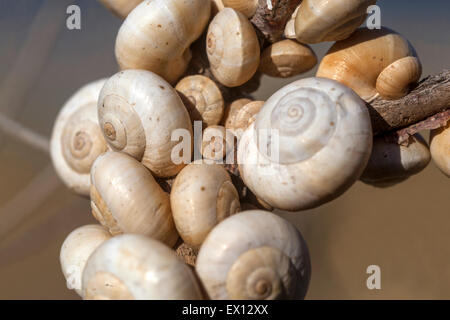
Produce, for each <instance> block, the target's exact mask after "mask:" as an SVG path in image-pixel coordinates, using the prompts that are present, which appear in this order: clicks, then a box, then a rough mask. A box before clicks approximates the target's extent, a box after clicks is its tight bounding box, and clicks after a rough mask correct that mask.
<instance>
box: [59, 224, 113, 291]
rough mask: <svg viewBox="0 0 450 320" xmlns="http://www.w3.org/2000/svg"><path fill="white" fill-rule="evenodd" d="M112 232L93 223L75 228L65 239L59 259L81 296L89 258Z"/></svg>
mask: <svg viewBox="0 0 450 320" xmlns="http://www.w3.org/2000/svg"><path fill="white" fill-rule="evenodd" d="M109 238H111V234H110V233H109V232H108V231H107V230H106V229H105V228H103V227H102V226H99V225H95V224H91V225H86V226H82V227H79V228H77V229H75V230H73V231H72V232H71V233H70V234H69V235H68V236H67V238H66V239H65V240H64V242H63V244H62V247H61V251H60V255H59V261H60V263H61V269H62V272H63V274H64V277H65V278H66V280H67V281H68V282H69V281H70V284H71V285H72V286H73V289H74V290H75V291H76V292H77V293H78V294H79V295H80V296H81V276H82V274H83V270H84V267H85V265H86V261H87V259H88V258H89V257H90V255H91V254H92V252H94V250H95V249H97V247H98V246H100V245H101V244H102V243H103V242H105V241H106V240H108V239H109Z"/></svg>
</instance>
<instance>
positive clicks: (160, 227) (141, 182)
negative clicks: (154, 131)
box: [91, 152, 178, 246]
mask: <svg viewBox="0 0 450 320" xmlns="http://www.w3.org/2000/svg"><path fill="white" fill-rule="evenodd" d="M91 179H92V186H91V208H92V214H93V215H94V217H95V218H96V219H97V220H98V221H99V222H100V223H101V224H102V225H103V226H105V227H106V228H107V229H108V230H109V231H110V232H111V234H113V235H117V234H121V233H137V234H143V235H146V236H149V237H151V238H154V239H157V240H160V241H162V242H164V243H166V244H167V245H169V246H173V245H174V244H175V242H176V241H177V239H178V234H177V231H176V229H175V225H174V223H173V218H172V213H171V210H170V202H169V195H168V194H167V193H165V192H164V191H163V190H162V189H161V187H160V186H159V184H158V183H157V182H156V181H155V179H154V178H153V177H152V175H151V173H150V172H149V171H148V170H147V169H146V168H145V167H144V166H143V165H142V164H141V163H139V162H138V161H136V160H135V159H133V158H132V157H130V156H128V155H126V154H124V153H121V152H107V153H105V154H103V155H101V156H99V157H98V158H97V160H96V161H95V162H94V165H93V166H92V171H91Z"/></svg>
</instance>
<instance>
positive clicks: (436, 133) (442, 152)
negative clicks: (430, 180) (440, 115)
mask: <svg viewBox="0 0 450 320" xmlns="http://www.w3.org/2000/svg"><path fill="white" fill-rule="evenodd" d="M430 150H431V156H432V157H433V161H434V163H435V164H436V165H437V166H438V168H439V169H440V170H441V171H442V172H443V173H444V174H445V175H446V176H447V177H450V122H449V123H447V126H445V127H443V128H440V129H435V130H432V131H431V135H430Z"/></svg>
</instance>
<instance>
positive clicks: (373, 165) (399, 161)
mask: <svg viewBox="0 0 450 320" xmlns="http://www.w3.org/2000/svg"><path fill="white" fill-rule="evenodd" d="M430 160H431V155H430V151H429V149H428V145H427V143H426V142H425V140H424V139H423V138H422V136H421V135H419V134H415V135H414V136H411V137H410V139H409V142H408V145H399V144H397V143H396V142H386V141H385V137H383V136H381V137H375V138H374V143H373V148H372V154H371V156H370V159H369V162H368V164H367V167H366V168H365V169H364V172H363V173H362V175H361V178H360V180H361V181H363V182H365V183H367V184H370V185H373V186H375V187H389V186H392V185H395V184H397V183H399V182H402V181H404V180H406V179H408V178H409V177H410V176H412V175H414V174H417V173H419V172H420V171H422V170H423V169H425V167H426V166H427V165H428V163H430Z"/></svg>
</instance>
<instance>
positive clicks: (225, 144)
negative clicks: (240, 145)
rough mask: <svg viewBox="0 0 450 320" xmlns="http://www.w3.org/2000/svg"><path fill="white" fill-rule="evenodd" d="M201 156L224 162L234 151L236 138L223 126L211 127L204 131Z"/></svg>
mask: <svg viewBox="0 0 450 320" xmlns="http://www.w3.org/2000/svg"><path fill="white" fill-rule="evenodd" d="M201 144H202V145H201V149H200V150H201V154H202V156H203V158H205V159H209V160H216V161H218V160H222V159H223V158H224V157H225V156H226V155H227V154H228V153H229V152H230V151H232V150H233V149H234V145H235V136H234V134H233V133H231V131H228V130H227V129H225V127H223V126H209V127H207V128H206V129H205V130H203V138H202V141H201Z"/></svg>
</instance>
